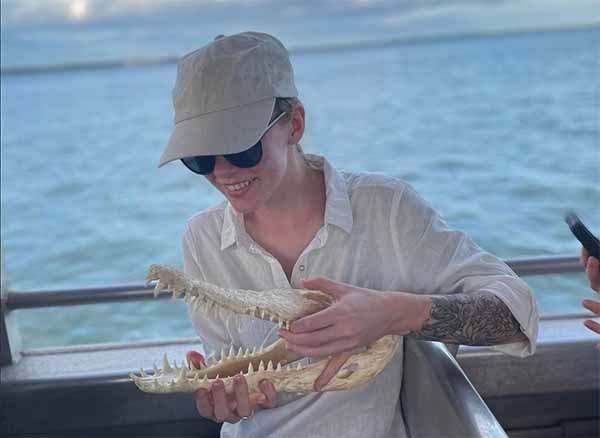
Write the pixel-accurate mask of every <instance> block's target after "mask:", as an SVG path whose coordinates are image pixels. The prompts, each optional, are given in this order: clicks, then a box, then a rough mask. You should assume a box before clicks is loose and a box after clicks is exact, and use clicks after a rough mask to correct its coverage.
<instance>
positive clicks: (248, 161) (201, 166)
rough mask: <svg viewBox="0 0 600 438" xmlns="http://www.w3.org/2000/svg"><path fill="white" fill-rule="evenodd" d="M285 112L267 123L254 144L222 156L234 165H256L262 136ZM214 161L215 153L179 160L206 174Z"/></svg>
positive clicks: (195, 170)
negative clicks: (240, 150)
mask: <svg viewBox="0 0 600 438" xmlns="http://www.w3.org/2000/svg"><path fill="white" fill-rule="evenodd" d="M285 114H287V111H282V112H281V113H280V114H279V115H278V116H277V117H275V118H274V119H273V120H272V121H271V122H270V123H269V125H268V126H267V127H266V128H265V131H264V132H263V133H262V135H261V136H260V139H259V140H258V142H257V143H256V144H255V145H254V146H252V147H250V148H248V149H246V150H245V151H242V152H238V153H236V154H227V155H223V157H224V158H225V159H226V160H227V161H229V162H230V163H231V164H233V165H234V166H236V167H243V168H248V167H254V166H256V165H257V164H258V163H259V162H260V160H261V158H262V154H263V151H262V138H263V136H264V135H265V134H266V133H267V132H268V131H269V129H271V128H272V127H273V126H275V125H276V124H277V122H278V121H279V120H280V119H281V118H282V117H283V116H284V115H285ZM216 161H217V156H216V155H198V156H196V157H186V158H182V159H181V162H182V163H183V164H185V167H187V168H188V169H190V170H191V171H192V172H194V173H198V174H200V175H208V174H209V173H211V172H212V171H213V170H214V169H215V162H216Z"/></svg>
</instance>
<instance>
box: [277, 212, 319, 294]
mask: <svg viewBox="0 0 600 438" xmlns="http://www.w3.org/2000/svg"><path fill="white" fill-rule="evenodd" d="M326 240H327V224H325V225H323V227H321V229H320V230H319V231H318V232H317V234H316V235H315V237H314V239H313V240H312V241H311V242H310V244H309V245H308V246H307V247H306V248H305V249H304V251H302V254H300V257H298V260H297V261H296V264H295V265H294V269H292V278H291V286H292V287H294V288H301V285H300V282H301V281H302V280H304V279H306V278H308V277H309V272H310V270H309V267H310V266H309V260H308V255H309V254H310V253H311V252H312V251H315V250H317V249H320V248H323V246H325V241H326ZM280 269H281V267H280ZM284 276H285V273H284ZM286 280H287V279H286Z"/></svg>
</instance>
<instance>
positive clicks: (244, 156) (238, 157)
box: [225, 140, 262, 167]
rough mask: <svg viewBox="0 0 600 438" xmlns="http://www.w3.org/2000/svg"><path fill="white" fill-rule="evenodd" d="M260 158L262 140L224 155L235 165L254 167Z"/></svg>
mask: <svg viewBox="0 0 600 438" xmlns="http://www.w3.org/2000/svg"><path fill="white" fill-rule="evenodd" d="M261 158H262V142H261V141H260V140H259V141H258V143H256V144H255V145H254V146H252V147H251V148H250V149H246V150H245V151H242V152H238V153H237V154H229V155H225V159H226V160H227V161H229V162H230V163H231V164H233V165H234V166H237V167H254V166H256V165H257V164H258V163H259V162H260V159H261Z"/></svg>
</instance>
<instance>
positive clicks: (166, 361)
mask: <svg viewBox="0 0 600 438" xmlns="http://www.w3.org/2000/svg"><path fill="white" fill-rule="evenodd" d="M163 371H164V372H165V373H168V372H169V371H173V369H172V368H171V365H169V359H167V353H165V355H164V356H163Z"/></svg>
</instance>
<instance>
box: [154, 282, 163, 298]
mask: <svg viewBox="0 0 600 438" xmlns="http://www.w3.org/2000/svg"><path fill="white" fill-rule="evenodd" d="M161 289H162V285H161V284H160V280H158V281H157V282H156V286H155V287H154V298H156V297H157V296H158V294H159V293H160V290H161Z"/></svg>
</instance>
